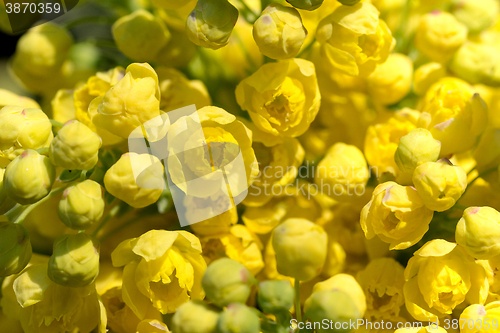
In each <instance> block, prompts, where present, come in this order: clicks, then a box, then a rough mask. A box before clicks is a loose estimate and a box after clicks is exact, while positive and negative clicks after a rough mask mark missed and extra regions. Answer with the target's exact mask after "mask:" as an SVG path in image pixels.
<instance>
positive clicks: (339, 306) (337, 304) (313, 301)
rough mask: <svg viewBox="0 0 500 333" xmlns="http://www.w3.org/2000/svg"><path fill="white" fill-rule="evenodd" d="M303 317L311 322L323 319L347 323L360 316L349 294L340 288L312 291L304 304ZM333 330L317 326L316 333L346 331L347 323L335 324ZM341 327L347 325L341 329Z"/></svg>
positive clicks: (345, 332) (344, 332)
mask: <svg viewBox="0 0 500 333" xmlns="http://www.w3.org/2000/svg"><path fill="white" fill-rule="evenodd" d="M304 318H305V319H309V321H311V322H322V321H323V320H324V319H327V320H329V321H330V320H332V321H333V322H334V323H345V322H346V323H347V324H348V323H349V321H354V322H355V321H357V320H358V319H360V318H362V314H361V313H360V312H359V309H358V307H357V306H356V303H355V302H354V300H353V299H352V298H351V296H350V295H349V294H347V293H346V292H344V291H341V290H321V291H317V292H314V293H313V294H312V295H311V296H310V297H309V298H308V299H307V300H306V303H305V306H304ZM337 326H338V327H340V328H339V329H337V328H335V329H333V330H330V329H324V328H319V329H318V330H317V332H318V333H323V332H332V331H333V332H339V333H347V332H349V331H350V330H349V329H348V327H349V325H347V326H346V325H337ZM342 327H347V328H345V329H342Z"/></svg>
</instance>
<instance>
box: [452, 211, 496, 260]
mask: <svg viewBox="0 0 500 333" xmlns="http://www.w3.org/2000/svg"><path fill="white" fill-rule="evenodd" d="M455 239H456V240H457V244H458V245H461V246H462V247H463V248H464V249H465V251H467V253H468V254H470V255H471V256H472V257H474V258H476V259H483V260H488V259H491V258H493V257H496V256H498V255H500V242H499V240H500V213H499V212H498V211H497V210H496V209H493V208H491V207H469V208H467V209H466V210H465V211H464V214H463V216H462V218H461V219H460V221H458V225H457V230H456V233H455Z"/></svg>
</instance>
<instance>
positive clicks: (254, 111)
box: [236, 59, 321, 137]
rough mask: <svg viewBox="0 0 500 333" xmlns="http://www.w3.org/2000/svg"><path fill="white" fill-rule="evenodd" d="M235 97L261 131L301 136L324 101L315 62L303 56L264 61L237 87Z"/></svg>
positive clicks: (275, 134)
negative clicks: (272, 61)
mask: <svg viewBox="0 0 500 333" xmlns="http://www.w3.org/2000/svg"><path fill="white" fill-rule="evenodd" d="M236 99H237V101H238V104H239V105H240V106H241V108H242V109H243V110H247V111H248V113H249V114H250V117H251V118H252V120H253V122H254V123H255V125H256V126H257V127H258V128H259V129H260V130H262V131H264V132H266V133H270V134H272V135H274V136H291V137H296V136H299V135H301V134H303V133H304V132H305V131H306V130H307V128H309V125H310V124H311V122H312V121H313V120H314V118H315V117H316V114H317V113H318V110H319V106H320V102H321V96H320V93H319V88H318V83H317V80H316V72H315V68H314V65H313V64H312V63H311V62H309V61H307V60H303V59H293V60H286V61H281V62H277V63H269V64H265V65H263V66H262V67H261V68H259V70H257V72H255V73H254V74H252V75H251V76H250V77H248V78H246V79H244V80H243V81H242V82H241V83H240V84H239V85H238V86H237V87H236Z"/></svg>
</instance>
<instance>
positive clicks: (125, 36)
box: [112, 1, 182, 61]
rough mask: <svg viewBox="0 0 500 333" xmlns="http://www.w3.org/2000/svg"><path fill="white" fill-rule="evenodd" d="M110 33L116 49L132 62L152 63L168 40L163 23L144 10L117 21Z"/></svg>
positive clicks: (168, 34) (166, 30)
mask: <svg viewBox="0 0 500 333" xmlns="http://www.w3.org/2000/svg"><path fill="white" fill-rule="evenodd" d="M179 2H182V1H179ZM112 32H113V38H114V40H115V42H116V46H118V49H119V50H120V51H122V52H123V54H125V55H126V56H127V57H129V58H130V59H132V60H134V61H153V60H154V59H155V57H156V56H157V55H158V53H159V52H160V50H161V49H162V48H163V47H164V46H165V45H166V44H167V43H168V41H169V39H170V33H169V31H168V29H167V27H166V26H165V23H164V22H163V21H162V20H161V19H160V18H157V17H155V16H154V15H153V14H151V13H150V12H148V11H146V10H144V9H139V10H136V11H135V12H133V13H132V14H129V15H126V16H123V17H121V18H120V19H118V20H117V21H116V22H115V23H114V24H113V28H112Z"/></svg>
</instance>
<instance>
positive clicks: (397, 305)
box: [357, 258, 405, 319]
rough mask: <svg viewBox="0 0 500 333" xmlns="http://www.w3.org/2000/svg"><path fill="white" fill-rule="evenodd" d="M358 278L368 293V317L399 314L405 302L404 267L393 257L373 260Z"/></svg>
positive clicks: (386, 316) (388, 316)
mask: <svg viewBox="0 0 500 333" xmlns="http://www.w3.org/2000/svg"><path fill="white" fill-rule="evenodd" d="M357 280H358V281H359V284H360V285H361V287H362V288H363V291H364V292H365V295H366V301H367V311H366V314H365V315H366V317H367V318H371V317H374V318H376V319H379V318H387V319H390V318H391V317H394V316H396V317H397V316H399V312H400V310H401V306H402V305H403V304H404V297H403V285H404V283H405V277H404V267H403V266H401V264H400V263H398V262H397V261H396V260H394V259H392V258H379V259H375V260H372V261H371V262H370V263H369V264H368V266H366V268H365V269H363V270H362V271H360V272H358V275H357Z"/></svg>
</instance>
